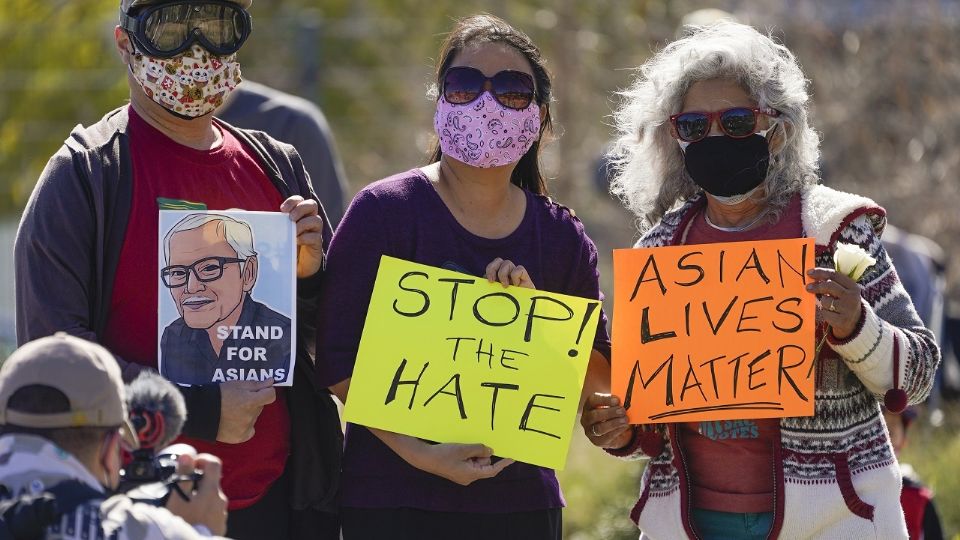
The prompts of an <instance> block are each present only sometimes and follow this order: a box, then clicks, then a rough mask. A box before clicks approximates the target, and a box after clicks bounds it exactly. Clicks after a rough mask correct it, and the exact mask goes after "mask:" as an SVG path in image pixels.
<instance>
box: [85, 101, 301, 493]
mask: <svg viewBox="0 0 960 540" xmlns="http://www.w3.org/2000/svg"><path fill="white" fill-rule="evenodd" d="M128 111H129V114H130V124H129V127H128V131H127V133H128V135H129V136H130V156H131V160H132V169H133V196H132V200H131V202H130V218H129V221H128V222H127V230H126V235H125V237H124V240H123V247H122V248H121V251H120V261H119V263H118V264H117V273H116V278H115V280H114V283H113V295H112V296H111V298H110V315H109V318H108V320H107V328H106V332H105V333H104V337H103V341H104V345H105V346H107V347H108V348H109V349H110V350H112V351H113V352H114V353H116V354H117V355H119V356H121V357H122V358H124V359H126V360H127V361H130V362H136V363H138V364H142V365H146V366H150V367H152V368H156V367H157V340H158V336H157V317H158V314H157V306H158V298H157V286H158V279H159V274H158V272H159V267H158V266H157V241H158V239H157V236H158V234H159V232H158V231H159V214H158V212H159V207H158V204H157V198H158V197H163V198H168V199H180V200H187V201H193V202H201V203H204V204H206V205H207V208H209V209H210V210H226V209H228V208H240V209H243V210H262V211H274V212H276V211H279V209H280V203H281V202H282V197H281V195H280V193H279V192H278V191H277V188H276V187H275V186H274V185H273V183H272V182H271V181H270V179H269V178H268V177H267V175H266V173H265V172H264V171H263V169H262V168H261V166H260V163H259V161H258V158H257V156H256V154H254V153H253V152H252V151H251V150H249V149H248V148H246V147H244V146H243V144H242V143H241V142H240V141H239V140H238V139H237V138H236V137H234V136H233V135H232V134H230V132H228V131H227V130H224V129H221V130H220V132H221V134H222V136H223V144H222V145H220V146H219V147H218V148H215V149H213V150H195V149H193V148H189V147H186V146H183V145H181V144H178V143H176V142H174V141H173V140H171V139H170V138H168V137H167V136H166V135H164V134H163V133H161V132H160V131H158V130H157V129H156V128H154V127H153V126H151V125H150V124H148V123H147V122H146V121H144V120H143V119H142V118H141V117H140V116H138V115H137V113H136V112H135V111H134V110H133V108H132V107H128ZM218 129H219V127H218ZM255 429H256V434H255V435H254V436H253V438H252V439H250V440H249V441H247V442H245V443H242V444H224V443H209V442H205V441H201V440H196V439H190V438H187V437H181V439H180V441H179V442H185V443H187V444H190V445H192V446H194V447H195V448H196V449H197V451H198V452H209V453H211V454H214V455H216V456H218V457H219V458H220V459H221V460H223V480H222V483H221V485H222V486H223V491H224V493H226V495H227V497H229V499H230V509H231V510H234V509H238V508H245V507H248V506H250V505H252V504H254V503H255V502H257V500H259V498H260V497H261V496H263V494H264V493H266V491H267V488H269V487H270V484H272V483H273V482H274V481H275V480H276V479H277V478H279V477H280V474H281V473H282V472H283V468H284V465H285V464H286V460H287V455H288V454H289V452H290V418H289V415H288V412H287V407H286V396H285V394H284V391H283V390H282V389H277V399H276V401H274V402H273V403H272V404H270V405H267V406H266V407H264V408H263V411H262V412H261V413H260V416H259V418H258V419H257V422H256V426H255Z"/></svg>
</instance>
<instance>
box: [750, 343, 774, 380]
mask: <svg viewBox="0 0 960 540" xmlns="http://www.w3.org/2000/svg"><path fill="white" fill-rule="evenodd" d="M768 356H770V349H767V350H765V351H763V352H762V353H760V355H759V356H757V357H756V358H754V359H753V360H751V361H750V363H749V364H747V388H749V389H750V390H757V389H758V388H763V387H764V386H766V385H767V383H760V384H759V385H757V386H754V385H753V376H754V375H757V374H759V373H760V372H761V371H763V370H764V369H766V368H760V369H757V370H754V369H753V366H755V365H756V364H757V363H758V362H760V361H761V360H763V359H764V358H766V357H768Z"/></svg>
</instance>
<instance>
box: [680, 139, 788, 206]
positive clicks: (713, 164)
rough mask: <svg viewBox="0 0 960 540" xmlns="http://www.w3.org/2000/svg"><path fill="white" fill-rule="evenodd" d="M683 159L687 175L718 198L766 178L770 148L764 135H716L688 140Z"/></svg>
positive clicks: (751, 185)
mask: <svg viewBox="0 0 960 540" xmlns="http://www.w3.org/2000/svg"><path fill="white" fill-rule="evenodd" d="M683 161H684V163H685V164H686V166H687V172H688V173H690V178H692V179H693V181H694V182H696V184H697V185H698V186H700V187H702V188H703V190H704V191H706V192H707V193H709V194H711V195H715V196H718V197H732V196H735V195H742V194H744V193H747V192H748V191H750V190H752V189H753V188H755V187H757V186H759V185H760V184H761V183H762V182H763V180H764V179H765V178H766V177H767V166H768V165H769V164H770V147H769V145H768V144H767V138H766V137H764V136H763V135H757V134H754V135H751V136H749V137H745V138H743V139H734V138H733V137H727V136H719V137H706V138H704V139H702V140H699V141H697V142H694V143H690V144H689V145H688V146H687V149H686V151H685V152H684V156H683Z"/></svg>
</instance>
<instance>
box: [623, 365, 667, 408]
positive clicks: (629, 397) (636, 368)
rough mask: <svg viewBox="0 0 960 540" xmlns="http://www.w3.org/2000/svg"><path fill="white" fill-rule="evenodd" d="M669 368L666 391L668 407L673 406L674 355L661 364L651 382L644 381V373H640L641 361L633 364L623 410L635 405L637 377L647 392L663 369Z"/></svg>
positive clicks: (651, 377)
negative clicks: (634, 392)
mask: <svg viewBox="0 0 960 540" xmlns="http://www.w3.org/2000/svg"><path fill="white" fill-rule="evenodd" d="M664 367H666V368H667V381H666V382H667V389H666V400H665V403H666V405H673V355H672V354H671V355H670V357H669V358H667V359H666V360H664V361H663V363H662V364H660V367H658V368H657V370H656V371H654V372H653V375H651V376H650V379H649V380H644V379H643V373H641V372H640V361H639V360H637V361H636V363H634V364H633V371H631V372H630V381H629V382H627V391H626V392H625V393H626V396H625V397H624V399H623V408H624V409H629V408H630V406H631V405H632V404H633V389H634V387H635V386H636V380H637V375H639V376H640V384H641V385H642V386H643V389H644V390H646V389H647V387H648V386H650V383H652V382H653V380H654V379H656V378H657V375H659V374H660V372H661V371H663V368H664Z"/></svg>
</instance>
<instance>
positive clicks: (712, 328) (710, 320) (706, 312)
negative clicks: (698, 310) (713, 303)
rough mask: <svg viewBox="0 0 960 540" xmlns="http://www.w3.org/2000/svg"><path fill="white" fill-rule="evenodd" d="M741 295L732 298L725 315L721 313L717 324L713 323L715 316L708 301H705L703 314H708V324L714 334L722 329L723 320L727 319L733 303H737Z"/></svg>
mask: <svg viewBox="0 0 960 540" xmlns="http://www.w3.org/2000/svg"><path fill="white" fill-rule="evenodd" d="M739 298H740V297H739V296H734V297H733V298H731V299H730V303H729V304H727V309H724V310H723V315H720V320H719V321H717V325H716V326H714V325H713V317H711V316H710V309H709V308H707V302H706V301H704V302H703V314H704V315H706V316H707V324H709V325H710V331H711V332H713V335H717V332H718V331H719V330H720V327H721V326H723V321H725V320H726V319H727V315H729V314H730V310H731V309H732V308H733V305H734V304H736V303H737V300H738V299H739Z"/></svg>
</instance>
